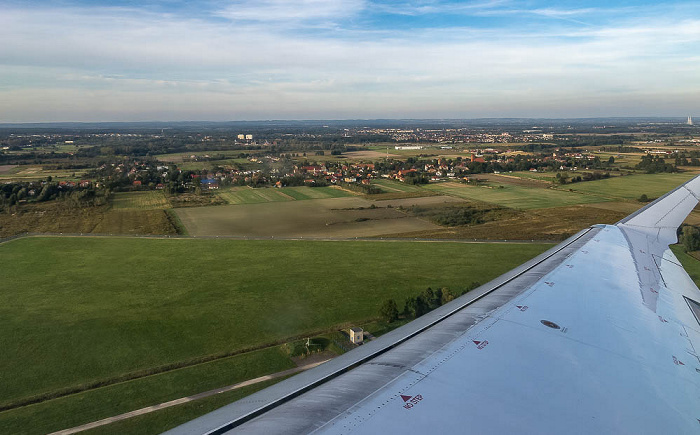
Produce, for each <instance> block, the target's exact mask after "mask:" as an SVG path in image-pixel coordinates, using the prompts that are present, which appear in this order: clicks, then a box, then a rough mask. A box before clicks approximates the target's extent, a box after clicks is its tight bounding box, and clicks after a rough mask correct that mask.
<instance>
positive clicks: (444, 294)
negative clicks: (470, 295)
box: [442, 287, 455, 305]
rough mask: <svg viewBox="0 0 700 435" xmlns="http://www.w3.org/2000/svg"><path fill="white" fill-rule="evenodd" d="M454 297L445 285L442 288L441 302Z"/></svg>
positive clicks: (446, 301)
mask: <svg viewBox="0 0 700 435" xmlns="http://www.w3.org/2000/svg"><path fill="white" fill-rule="evenodd" d="M454 298H455V296H454V295H453V294H452V293H451V292H450V289H448V288H447V287H445V288H443V289H442V304H443V305H444V304H446V303H448V302H450V301H451V300H453V299H454Z"/></svg>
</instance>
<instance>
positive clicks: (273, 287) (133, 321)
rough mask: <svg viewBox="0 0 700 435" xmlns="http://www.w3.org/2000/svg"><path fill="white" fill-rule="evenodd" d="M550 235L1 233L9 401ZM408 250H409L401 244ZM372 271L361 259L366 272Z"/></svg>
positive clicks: (455, 269) (428, 276)
mask: <svg viewBox="0 0 700 435" xmlns="http://www.w3.org/2000/svg"><path fill="white" fill-rule="evenodd" d="M547 247H548V245H535V244H524V245H518V246H517V249H514V248H513V247H512V246H509V245H499V244H459V243H439V244H438V243H411V242H300V241H236V240H192V239H180V240H153V239H128V238H125V239H117V238H59V237H55V238H51V237H48V238H27V239H19V240H15V241H12V242H8V243H6V244H3V245H0V263H1V264H3V266H4V267H3V279H2V280H1V281H0V318H2V319H3V322H2V323H0V347H1V348H2V349H3V352H2V354H1V356H0V385H2V390H1V391H2V392H1V394H0V405H7V404H11V403H17V402H20V401H22V400H24V399H27V398H28V397H32V396H37V395H41V394H50V393H52V392H57V391H61V390H64V389H68V388H74V387H77V386H81V385H85V384H89V383H94V382H100V381H105V380H110V379H115V378H118V377H122V376H125V375H128V374H132V373H135V372H139V371H148V370H152V369H154V368H157V367H161V366H164V365H169V364H173V363H186V362H188V361H196V360H197V359H199V358H202V357H206V356H211V355H219V354H225V353H229V352H233V351H236V350H240V349H246V348H250V347H254V346H258V345H260V344H263V343H272V342H277V341H280V340H284V339H285V338H288V337H291V336H297V335H302V334H309V333H312V332H313V331H323V330H328V329H333V328H336V327H337V325H339V324H343V323H353V324H358V323H361V322H362V321H364V320H367V319H371V318H374V317H376V316H377V315H378V314H377V310H378V307H379V306H380V304H381V302H382V301H383V300H385V299H387V298H396V299H397V300H398V301H400V302H399V303H402V302H401V301H403V300H404V299H405V298H406V297H407V296H410V295H415V294H417V293H418V292H420V291H421V290H423V289H424V288H426V287H428V286H432V287H448V288H450V289H452V290H454V291H455V292H459V291H460V290H461V289H463V288H464V286H465V285H467V284H468V283H471V282H472V281H480V282H486V281H488V280H489V279H491V278H494V277H496V276H498V275H500V274H501V273H503V272H505V271H507V270H509V269H511V268H512V267H514V266H516V265H517V264H520V263H522V262H524V261H526V260H527V259H529V258H531V257H533V256H534V255H536V254H538V253H540V252H542V251H543V250H545V249H546V248H547ZM397 253H399V254H397ZM358 271H362V273H358Z"/></svg>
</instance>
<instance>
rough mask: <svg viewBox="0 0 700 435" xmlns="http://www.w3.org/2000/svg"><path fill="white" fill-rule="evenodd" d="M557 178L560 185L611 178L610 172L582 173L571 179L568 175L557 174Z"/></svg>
mask: <svg viewBox="0 0 700 435" xmlns="http://www.w3.org/2000/svg"><path fill="white" fill-rule="evenodd" d="M555 178H556V180H557V183H559V184H569V183H580V182H582V181H594V180H603V179H605V178H610V172H582V173H581V174H579V175H576V176H573V177H571V178H569V174H567V173H562V172H557V175H556V177H555Z"/></svg>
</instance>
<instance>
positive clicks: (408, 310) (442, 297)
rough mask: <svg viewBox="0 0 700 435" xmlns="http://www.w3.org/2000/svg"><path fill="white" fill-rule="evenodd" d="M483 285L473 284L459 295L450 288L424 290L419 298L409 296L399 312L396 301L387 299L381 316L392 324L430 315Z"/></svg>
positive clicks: (381, 310)
mask: <svg viewBox="0 0 700 435" xmlns="http://www.w3.org/2000/svg"><path fill="white" fill-rule="evenodd" d="M480 285H481V283H479V282H473V283H471V285H470V286H468V287H467V288H466V289H464V290H463V291H462V292H461V293H460V294H459V295H455V294H453V293H452V292H451V291H450V289H448V288H444V287H443V288H438V289H436V290H433V289H432V288H430V287H428V288H427V289H425V290H423V291H422V292H421V293H420V294H419V295H418V296H415V297H414V296H409V297H408V298H406V300H405V301H404V305H403V309H402V310H399V306H398V305H397V303H396V301H395V300H394V299H387V300H385V301H384V302H383V303H382V306H381V307H380V308H379V315H380V316H381V317H382V319H384V320H385V321H387V322H389V323H391V322H395V321H397V320H399V319H400V318H403V319H416V318H418V317H420V316H422V315H423V314H425V313H428V312H430V311H432V310H434V309H435V308H437V307H439V306H441V305H444V304H446V303H448V302H450V301H451V300H453V299H455V298H456V297H458V296H461V295H463V294H465V293H467V292H468V291H469V290H472V289H475V288H477V287H479V286H480Z"/></svg>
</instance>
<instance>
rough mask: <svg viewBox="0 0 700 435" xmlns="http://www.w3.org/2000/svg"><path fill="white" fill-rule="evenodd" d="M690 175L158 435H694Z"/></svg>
mask: <svg viewBox="0 0 700 435" xmlns="http://www.w3.org/2000/svg"><path fill="white" fill-rule="evenodd" d="M699 195H700V177H696V178H694V179H693V180H691V181H689V182H688V183H686V184H684V185H682V186H680V187H679V188H677V189H675V190H674V191H672V192H670V193H668V194H666V195H665V196H663V197H661V198H659V199H657V200H656V201H654V202H653V203H651V204H649V205H647V206H646V207H644V208H642V209H641V210H639V211H638V212H636V213H634V214H632V215H630V216H629V217H627V218H625V219H623V220H622V221H620V222H618V223H617V224H616V225H594V226H593V227H591V228H588V229H586V230H583V231H581V232H580V233H578V234H576V235H575V236H573V237H571V238H570V239H568V240H566V241H564V242H563V243H561V244H560V245H558V246H556V247H554V248H552V249H551V250H549V251H547V252H545V253H544V254H542V255H540V256H539V257H536V258H535V259H533V260H531V261H529V262H528V263H526V264H523V265H522V266H520V267H518V268H517V269H514V270H512V271H510V272H508V273H506V274H505V275H503V276H501V277H499V278H497V279H495V280H493V281H491V282H489V283H488V284H486V285H483V286H481V287H479V288H478V289H475V290H473V291H471V292H469V293H468V294H466V295H464V296H462V297H460V298H457V299H456V300H454V301H452V302H450V303H448V304H446V305H444V306H442V307H440V308H438V309H436V310H434V311H432V312H430V313H428V314H426V315H424V316H422V317H420V318H418V319H417V320H415V321H413V322H411V323H409V324H407V325H405V326H403V327H401V328H398V329H396V330H394V331H392V332H390V333H388V334H386V335H384V336H382V337H380V338H378V339H377V340H373V341H371V342H369V343H366V344H365V345H363V346H360V347H359V348H357V349H355V350H353V351H351V352H348V353H346V354H344V355H341V356H339V357H337V358H335V359H333V360H331V361H329V362H327V363H325V364H322V365H321V366H319V367H317V368H315V369H312V370H309V371H307V372H304V373H302V374H299V375H297V376H294V377H292V378H290V379H287V380H285V381H283V382H280V383H278V384H276V385H273V386H271V387H269V388H267V389H265V390H262V391H259V392H257V393H255V394H253V395H251V396H248V397H246V398H244V399H242V400H239V401H237V402H234V403H232V404H230V405H227V406H224V407H223V408H220V409H218V410H216V411H214V412H212V413H209V414H207V415H205V416H202V417H200V418H197V419H195V420H192V421H190V422H188V423H186V424H184V425H182V426H179V427H177V428H175V429H173V430H171V431H169V432H167V433H168V434H222V433H228V432H242V433H264V434H274V433H309V432H319V433H338V434H345V433H348V434H350V433H352V434H355V433H403V434H406V433H455V432H459V433H533V434H535V433H536V434H546V433H582V434H592V433H634V434H641V433H656V434H659V433H674V434H680V433H700V357H699V356H698V353H697V352H698V351H700V323H699V322H700V291H699V290H698V288H697V287H696V286H695V285H694V284H693V281H692V280H691V279H690V277H689V276H688V274H687V273H686V272H685V270H684V269H683V268H682V267H681V265H680V263H679V261H678V260H677V259H676V257H675V256H674V255H673V253H672V252H671V250H670V249H669V248H668V245H669V244H671V243H676V241H677V238H676V231H677V228H678V227H679V225H680V224H681V223H682V222H683V220H684V219H685V218H686V216H687V215H688V213H690V211H691V210H692V209H693V207H695V205H696V204H697V203H698V198H699Z"/></svg>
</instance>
